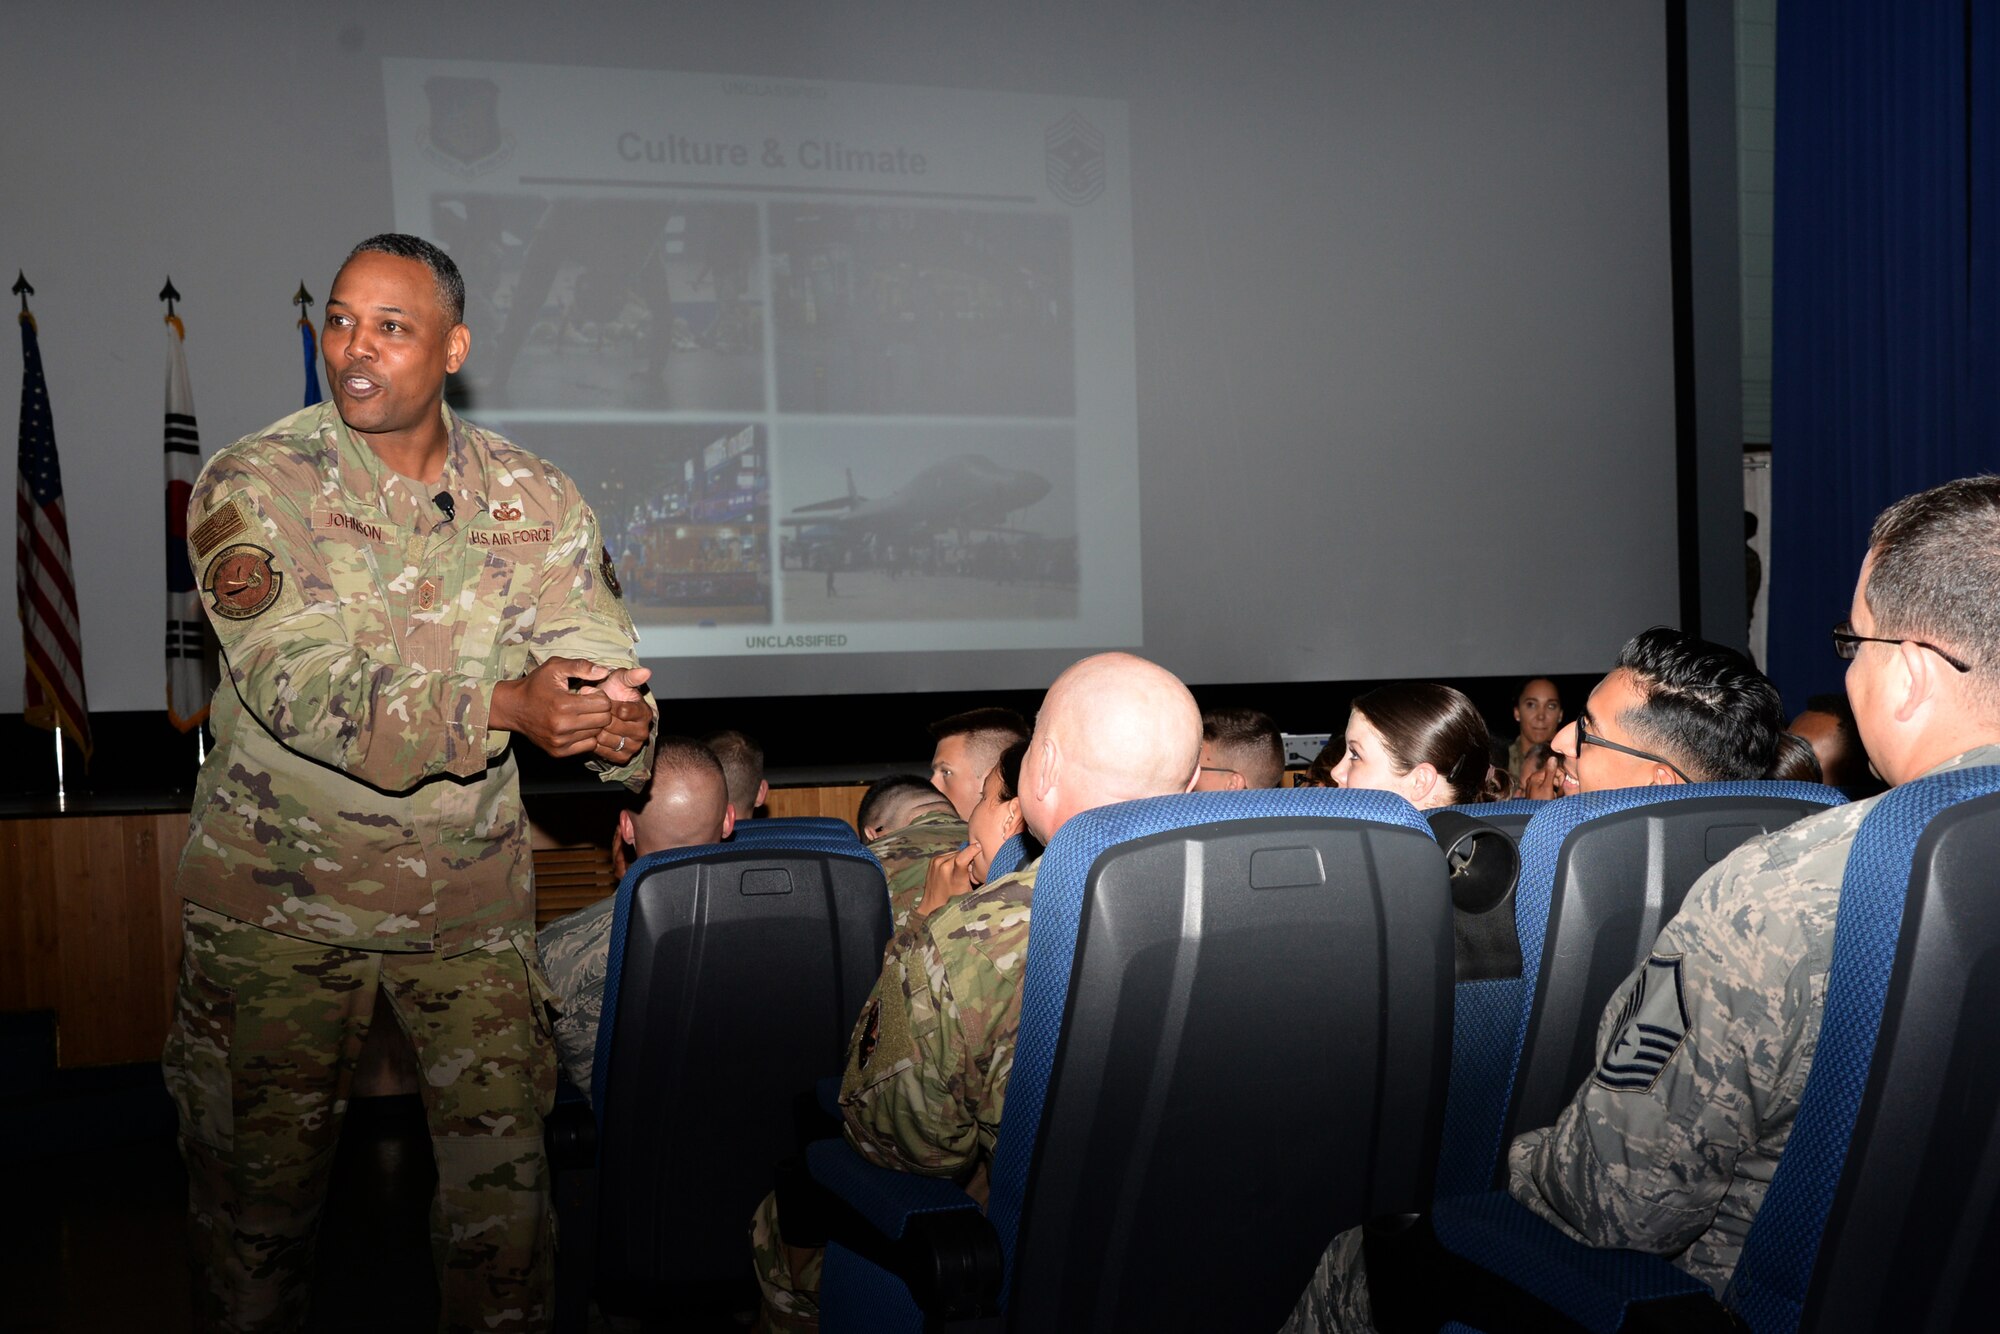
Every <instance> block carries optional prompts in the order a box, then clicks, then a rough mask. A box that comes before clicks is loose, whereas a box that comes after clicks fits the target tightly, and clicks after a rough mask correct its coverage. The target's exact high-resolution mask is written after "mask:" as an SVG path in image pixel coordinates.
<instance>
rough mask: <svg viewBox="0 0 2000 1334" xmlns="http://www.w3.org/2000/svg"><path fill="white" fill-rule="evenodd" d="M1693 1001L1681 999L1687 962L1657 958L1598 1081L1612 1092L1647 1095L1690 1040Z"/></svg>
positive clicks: (1630, 1002)
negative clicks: (1689, 1003) (1689, 1004)
mask: <svg viewBox="0 0 2000 1334" xmlns="http://www.w3.org/2000/svg"><path fill="white" fill-rule="evenodd" d="M1687 1031H1688V1014H1687V1003H1686V1001H1684V1000H1683V999H1682V997H1681V959H1680V956H1679V955H1678V954H1677V955H1674V956H1673V957H1672V958H1669V959H1663V958H1661V957H1660V956H1659V955H1657V954H1656V955H1654V956H1652V957H1651V958H1649V959H1647V960H1646V966H1645V967H1644V968H1643V969H1641V970H1640V972H1639V981H1638V985H1636V986H1635V987H1633V989H1632V994H1631V995H1630V996H1628V997H1626V998H1625V1005H1624V1008H1623V1009H1622V1010H1620V1011H1619V1015H1618V1025H1617V1027H1616V1028H1614V1029H1613V1030H1612V1033H1611V1040H1610V1041H1609V1042H1607V1043H1606V1044H1605V1046H1604V1055H1603V1056H1602V1057H1600V1058H1599V1059H1598V1062H1597V1073H1596V1075H1595V1076H1593V1078H1595V1079H1596V1080H1597V1082H1598V1083H1599V1084H1601V1085H1603V1086H1604V1087H1605V1088H1608V1089H1618V1090H1620V1091H1634V1092H1644V1091H1646V1090H1648V1089H1650V1088H1652V1087H1653V1085H1654V1084H1655V1083H1656V1082H1657V1081H1658V1080H1659V1078H1660V1072H1661V1071H1662V1070H1664V1069H1666V1068H1667V1062H1668V1061H1671V1060H1673V1059H1674V1053H1675V1052H1677V1051H1679V1050H1680V1049H1681V1044H1682V1043H1683V1042H1686V1041H1687Z"/></svg>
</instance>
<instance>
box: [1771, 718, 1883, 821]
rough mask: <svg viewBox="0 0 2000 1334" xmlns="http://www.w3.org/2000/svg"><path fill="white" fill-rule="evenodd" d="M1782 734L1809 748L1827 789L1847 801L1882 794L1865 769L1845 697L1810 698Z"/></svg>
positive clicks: (1865, 754) (1879, 784) (1864, 756)
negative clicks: (1800, 739) (1801, 739)
mask: <svg viewBox="0 0 2000 1334" xmlns="http://www.w3.org/2000/svg"><path fill="white" fill-rule="evenodd" d="M1785 730H1786V731H1788V732H1790V733H1791V734H1792V735H1793V736H1797V737H1804V738H1805V740H1806V742H1807V743H1808V744H1810V745H1811V746H1812V749H1813V754H1814V756H1816V757H1817V758H1818V760H1819V770H1820V773H1821V774H1822V775H1824V779H1823V781H1825V782H1826V783H1828V784H1829V785H1831V786H1833V787H1837V788H1839V789H1840V790H1841V791H1843V792H1845V793H1847V795H1848V796H1850V797H1872V796H1874V795H1875V794H1876V793H1878V792H1880V791H1882V780H1880V779H1879V778H1877V777H1876V776H1875V775H1874V773H1873V771H1872V770H1871V769H1870V768H1869V765H1868V752H1867V751H1866V750H1864V749H1863V748H1862V745H1861V733H1860V732H1859V731H1858V730H1856V728H1855V725H1854V710H1853V709H1852V708H1851V707H1850V706H1849V705H1848V703H1847V696H1845V695H1839V694H1828V695H1814V696H1813V697H1812V698H1811V699H1808V700H1807V701H1806V707H1805V711H1804V712H1803V713H1801V714H1799V716H1798V717H1796V718H1794V719H1792V725H1791V726H1790V727H1788V728H1786V729H1785Z"/></svg>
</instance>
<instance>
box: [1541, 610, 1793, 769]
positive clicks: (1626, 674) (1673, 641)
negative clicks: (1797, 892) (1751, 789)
mask: <svg viewBox="0 0 2000 1334" xmlns="http://www.w3.org/2000/svg"><path fill="white" fill-rule="evenodd" d="M1784 727H1785V714H1784V708H1783V706H1782V704H1781V703H1780V702H1779V700H1778V692H1777V689H1776V687H1774V686H1773V685H1772V684H1771V683H1770V681H1768V680H1767V679H1765V676H1764V674H1763V673H1762V672H1760V671H1758V670H1757V669H1756V668H1755V667H1754V666H1752V665H1751V663H1750V660H1749V659H1748V658H1746V657H1744V656H1743V655H1742V654H1741V653H1738V652H1737V651H1736V650H1734V649H1730V648H1724V647H1723V646H1722V645H1720V644H1711V643H1709V642H1708V641H1707V640H1704V639H1697V638H1695V637H1694V636H1693V635H1690V634H1687V633H1685V632H1683V631H1680V630H1670V629H1668V628H1667V627H1665V626H1654V627H1653V628H1652V629H1650V630H1647V631H1645V632H1644V633H1642V634H1638V635H1635V636H1634V637H1633V638H1632V639H1631V641H1630V642H1628V643H1627V644H1626V645H1625V647H1624V648H1623V649H1622V650H1621V651H1620V652H1619V654H1618V665H1617V666H1616V667H1615V668H1613V669H1612V670H1611V673H1610V674H1609V675H1608V676H1606V677H1605V678H1604V679H1603V680H1602V681H1599V682H1598V683H1597V688H1596V689H1595V690H1592V691H1591V692H1590V698H1589V699H1588V700H1586V701H1585V702H1584V706H1583V709H1582V711H1581V712H1579V713H1578V714H1577V717H1576V719H1575V721H1573V722H1571V723H1570V724H1568V725H1567V726H1565V727H1564V728H1563V729H1562V730H1561V731H1560V732H1557V733H1556V738H1555V742H1554V746H1555V751H1556V754H1558V755H1560V756H1562V760H1563V764H1562V784H1563V788H1562V790H1563V791H1564V792H1599V791H1603V790H1604V789H1606V788H1614V787H1650V786H1662V785H1667V784H1673V783H1713V782H1722V781H1725V780H1728V779H1748V778H1762V777H1764V776H1765V775H1766V774H1768V773H1770V772H1771V765H1772V763H1773V762H1774V761H1775V760H1776V759H1777V756H1778V734H1779V733H1780V732H1782V731H1783V730H1784Z"/></svg>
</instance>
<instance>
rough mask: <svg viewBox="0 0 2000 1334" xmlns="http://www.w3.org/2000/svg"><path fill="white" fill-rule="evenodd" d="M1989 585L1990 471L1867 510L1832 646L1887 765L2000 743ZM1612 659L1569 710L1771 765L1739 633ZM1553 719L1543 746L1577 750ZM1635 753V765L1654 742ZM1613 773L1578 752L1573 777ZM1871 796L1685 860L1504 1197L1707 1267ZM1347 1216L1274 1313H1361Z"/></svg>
mask: <svg viewBox="0 0 2000 1334" xmlns="http://www.w3.org/2000/svg"><path fill="white" fill-rule="evenodd" d="M1995 588H2000V477H1974V478H1967V479H1964V480H1961V481H1956V482H1950V483H1947V484H1945V485H1944V486H1940V487H1937V488H1934V489H1933V490H1930V491H1925V492H1920V493H1919V494H1917V495H1913V496H1908V497H1906V498H1904V499H1903V500H1900V501H1898V502H1897V503H1896V504H1894V505H1891V506H1890V507H1889V508H1888V509H1887V510H1885V511H1883V513H1882V514H1881V515H1880V516H1879V517H1878V518H1877V519H1876V520H1875V526H1874V530H1873V532H1872V533H1871V534H1870V536H1869V549H1868V552H1867V555H1866V557H1865V558H1864V559H1863V560H1862V563H1861V573H1860V576H1859V578H1858V580H1857V581H1856V584H1855V590H1854V596H1853V600H1852V603H1851V605H1850V608H1849V611H1848V618H1849V619H1848V623H1847V624H1845V625H1843V626H1841V627H1840V628H1839V629H1838V630H1836V631H1834V643H1833V647H1834V651H1835V652H1836V653H1838V654H1839V655H1840V656H1841V657H1843V658H1846V659H1848V667H1847V698H1848V699H1849V701H1851V703H1852V706H1853V710H1854V718H1855V723H1856V726H1857V728H1858V730H1859V733H1860V736H1861V740H1862V742H1863V744H1864V745H1865V746H1866V747H1867V750H1868V754H1869V755H1870V756H1871V757H1872V759H1873V762H1874V766H1875V769H1876V771H1877V772H1878V773H1879V774H1880V775H1881V776H1882V778H1883V779H1884V780H1885V781H1887V782H1888V783H1889V784H1891V785H1892V786H1893V785H1895V784H1898V783H1906V782H1909V781H1910V780H1911V779H1913V778H1919V777H1923V776H1925V775H1928V774H1933V773H1939V772H1942V771H1944V770H1947V769H1956V768H1964V767H1969V766H1973V765H1993V764H2000V687H1996V686H1995V684H1994V674H1995V669H1996V667H2000V602H1996V600H1995V599H1994V597H1993V590H1994V589H1995ZM1642 641H1645V642H1643V643H1642ZM1635 646H1636V647H1635ZM1619 662H1620V666H1619V668H1618V670H1616V671H1614V672H1613V673H1612V674H1611V675H1610V676H1608V677H1606V678H1605V680H1604V682H1603V683H1602V684H1600V685H1599V687H1598V692H1606V687H1611V690H1610V691H1609V692H1608V693H1607V694H1606V696H1605V697H1604V698H1602V699H1601V698H1600V695H1599V693H1598V692H1593V694H1592V695H1591V705H1590V708H1589V709H1588V710H1586V713H1585V721H1586V723H1587V724H1588V723H1590V722H1595V723H1597V724H1599V725H1601V726H1602V727H1603V728H1604V729H1605V730H1606V732H1608V731H1609V730H1610V729H1611V728H1612V727H1613V726H1614V725H1617V726H1618V727H1619V728H1620V731H1621V734H1622V739H1623V740H1626V741H1630V742H1642V741H1649V742H1651V743H1652V744H1653V745H1655V746H1657V747H1658V748H1659V749H1660V750H1661V751H1662V752H1667V751H1668V750H1669V748H1670V747H1671V748H1672V754H1673V757H1674V761H1673V762H1674V763H1675V764H1676V765H1677V766H1678V767H1680V768H1682V769H1684V770H1687V772H1688V773H1689V774H1690V775H1691V776H1693V777H1696V778H1745V777H1756V776H1758V775H1759V774H1760V773H1761V772H1763V771H1764V770H1765V769H1768V767H1769V765H1770V762H1771V756H1772V755H1774V754H1775V751H1776V740H1775V738H1776V736H1777V734H1778V731H1779V728H1780V725H1781V723H1782V722H1783V718H1784V715H1783V712H1782V711H1781V709H1780V707H1779V704H1778V699H1777V694H1776V692H1775V691H1773V690H1772V689H1771V687H1770V684H1769V682H1767V681H1765V680H1764V678H1763V677H1762V676H1761V675H1760V674H1758V673H1757V672H1756V671H1755V669H1754V668H1751V667H1750V666H1749V665H1748V663H1747V662H1745V660H1744V659H1743V658H1742V657H1741V655H1738V654H1736V653H1733V652H1731V651H1730V650H1727V649H1722V648H1718V647H1717V646H1715V645H1712V644H1704V643H1702V642H1701V641H1700V640H1694V639H1690V638H1689V637H1687V636H1684V635H1678V634H1676V633H1675V632H1672V631H1660V630H1651V631H1648V632H1647V633H1646V634H1645V635H1641V636H1640V637H1639V638H1638V639H1636V640H1634V641H1633V643H1632V644H1628V645H1626V651H1625V652H1624V653H1623V654H1621V655H1620V657H1619ZM1621 677H1623V678H1626V679H1625V680H1623V681H1622V682H1620V681H1619V680H1618V678H1621ZM1614 720H1617V721H1616V723H1615V724H1614ZM1568 730H1569V729H1565V731H1566V732H1567V731H1568ZM1587 730H1588V731H1589V733H1590V735H1589V736H1588V737H1587V738H1586V739H1585V740H1584V743H1583V744H1584V753H1585V754H1586V755H1588V754H1589V753H1590V751H1591V750H1593V749H1595V748H1596V746H1597V743H1598V740H1599V733H1598V731H1597V728H1596V727H1588V729H1587ZM1766 736H1768V737H1769V738H1770V740H1768V741H1766V739H1765V738H1766ZM1564 741H1565V738H1558V739H1557V743H1556V749H1557V750H1558V751H1559V752H1563V753H1565V754H1568V755H1570V756H1572V757H1574V756H1575V755H1576V750H1575V746H1574V744H1571V745H1569V746H1567V747H1566V746H1565V744H1564ZM1613 754H1615V752H1613ZM1704 756H1705V757H1707V758H1706V762H1704V759H1703V758H1702V757H1704ZM1760 759H1761V767H1760ZM1640 760H1641V762H1642V763H1645V764H1646V765H1648V766H1649V771H1650V768H1657V767H1658V766H1659V765H1661V764H1664V763H1666V762H1667V761H1666V759H1665V758H1664V755H1662V756H1654V757H1651V759H1650V760H1648V759H1646V758H1645V757H1640ZM1725 761H1726V762H1725ZM1717 769H1723V770H1727V771H1726V772H1717V771H1716V770H1717ZM1611 777H1613V775H1611V774H1610V773H1609V771H1607V770H1602V769H1599V768H1598V767H1596V766H1593V765H1586V766H1585V767H1584V770H1583V774H1582V784H1581V788H1582V789H1583V790H1588V789H1589V787H1591V786H1592V785H1593V784H1599V785H1602V784H1603V783H1604V781H1605V780H1607V779H1609V778H1611ZM1623 777H1625V778H1627V779H1631V778H1633V775H1632V774H1631V773H1629V772H1628V773H1627V774H1625V775H1623ZM1637 781H1645V776H1644V775H1643V774H1642V775H1639V776H1638V779H1637ZM1609 785H1611V786H1627V785H1629V783H1626V782H1611V783H1610V784H1609ZM1875 801H1876V798H1868V799H1864V800H1862V801H1857V802H1851V803H1849V804H1847V805H1845V806H1838V807H1834V808H1832V809H1830V810H1826V811H1823V812H1820V813H1819V814H1817V815H1812V816H1808V817H1807V818H1805V819H1803V820H1800V821H1798V822H1797V823H1796V824H1792V825H1789V826H1787V827H1786V828H1784V829H1781V830H1779V831H1778V832H1776V833H1773V834H1767V835H1764V836H1763V837H1761V838H1754V839H1752V840H1750V841H1749V842H1747V843H1745V844H1743V845H1742V846H1741V847H1739V848H1737V849H1736V851H1734V852H1732V853H1731V854H1730V855H1729V856H1728V857H1726V858H1724V859H1723V860H1722V861H1721V862H1719V863H1717V864H1716V865H1715V866H1714V867H1712V868H1710V870H1709V871H1708V872H1707V874H1705V875H1703V876H1702V878H1701V879H1700V880H1698V881H1696V882H1695V884H1694V886H1693V888H1692V889H1690V890H1689V891H1688V895H1687V899H1686V901H1685V902H1684V903H1683V904H1682V905H1681V910H1680V912H1679V913H1678V914H1676V915H1675V917H1674V919H1673V920H1672V921H1671V922H1669V923H1668V924H1667V925H1666V926H1665V927H1664V928H1663V929H1662V930H1661V932H1660V936H1659V939H1658V940H1657V941H1656V942H1655V943H1654V946H1653V950H1652V957H1651V958H1650V959H1648V960H1647V962H1645V963H1644V964H1641V965H1640V966H1639V968H1638V969H1637V970H1635V972H1634V973H1633V974H1632V976H1631V977H1629V978H1627V979H1626V981H1625V982H1624V984H1623V985H1621V986H1620V987H1619V989H1618V991H1617V993H1616V994H1614V995H1613V996H1612V998H1611V1001H1610V1003H1609V1004H1607V1005H1606V1006H1605V1008H1604V1013H1603V1016H1602V1018H1601V1019H1600V1020H1599V1021H1598V1028H1597V1049H1598V1051H1599V1052H1600V1053H1602V1057H1601V1060H1600V1064H1599V1067H1598V1069H1597V1071H1596V1072H1595V1073H1594V1074H1593V1075H1592V1076H1591V1078H1589V1079H1588V1080H1586V1081H1585V1082H1584V1084H1583V1086H1582V1087H1581V1088H1580V1089H1578V1090H1577V1093H1576V1096H1575V1097H1574V1098H1573V1099H1572V1100H1571V1102H1570V1104H1569V1106H1568V1107H1566V1108H1564V1109H1563V1112H1562V1114H1561V1115H1560V1116H1558V1117H1557V1119H1556V1123H1555V1125H1553V1126H1550V1127H1547V1128H1544V1129H1539V1130H1531V1131H1528V1132H1526V1133H1525V1134H1523V1135H1521V1136H1519V1137H1518V1138H1517V1139H1516V1140H1515V1141H1514V1143H1513V1144H1512V1145H1511V1146H1509V1149H1508V1154H1507V1177H1508V1180H1507V1189H1508V1191H1509V1192H1510V1193H1511V1194H1512V1195H1513V1196H1514V1197H1515V1198H1516V1199H1518V1200H1520V1201H1521V1202H1522V1203H1523V1204H1525V1205H1527V1207H1528V1208H1530V1209H1532V1210H1534V1211H1535V1212H1536V1213H1537V1214H1539V1215H1541V1216H1542V1217H1543V1218H1545V1219H1547V1220H1548V1221H1549V1222H1550V1223H1552V1224H1554V1225H1555V1226H1556V1227H1558V1228H1560V1229H1562V1230H1563V1231H1564V1232H1566V1233H1568V1234H1569V1235H1571V1236H1573V1237H1576V1238H1578V1239H1579V1240H1582V1241H1584V1242H1587V1243H1589V1244H1590V1245H1593V1246H1604V1247H1620V1248H1626V1249H1632V1250H1642V1251H1647V1252H1650V1253H1652V1254H1655V1255H1661V1256H1665V1257H1667V1258H1668V1259H1670V1260H1671V1261H1673V1263H1675V1264H1677V1265H1679V1266H1680V1267H1681V1268H1682V1269H1685V1270H1686V1271H1687V1272H1688V1273H1690V1274H1692V1275H1694V1276H1695V1277H1697V1278H1699V1279H1701V1280H1702V1281H1703V1282H1705V1283H1707V1284H1708V1285H1709V1286H1710V1287H1712V1288H1714V1289H1715V1291H1716V1292H1717V1293H1720V1292H1721V1291H1722V1290H1723V1288H1724V1287H1725V1286H1726V1285H1727V1284H1728V1282H1729V1279H1730V1276H1731V1275H1732V1274H1733V1273H1734V1272H1735V1269H1736V1262H1737V1260H1738V1258H1739V1257H1740V1255H1741V1253H1742V1248H1743V1241H1744V1238H1745V1236H1746V1235H1747V1234H1748V1233H1749V1230H1750V1227H1751V1224H1752V1223H1754V1222H1755V1221H1756V1217H1757V1211H1758V1209H1759V1208H1760V1207H1761V1206H1762V1205H1763V1203H1764V1195H1765V1192H1766V1190H1767V1189H1768V1188H1769V1186H1770V1182H1771V1177H1772V1174H1773V1173H1774V1172H1775V1171H1776V1170H1777V1166H1778V1162H1779V1159H1780V1158H1781V1156H1782V1155H1783V1153H1784V1149H1785V1144H1786V1142H1787V1141H1788V1140H1789V1139H1790V1137H1791V1133H1792V1126H1793V1122H1794V1120H1795V1118H1796V1117H1797V1115H1798V1109H1799V1098H1800V1095H1801V1093H1802V1092H1803V1091H1804V1089H1805V1084H1806V1079H1807V1077H1808V1076H1809V1075H1810V1073H1811V1069H1812V1060H1813V1051H1814V1042H1815V1039H1816V1038H1817V1035H1818V1032H1819V1021H1820V1012H1821V1009H1822V1007H1823V1006H1824V1004H1825V997H1826V976H1827V971H1828V969H1829V967H1830V965H1831V962H1832V958H1833V935H1834V926H1835V920H1836V917H1837V915H1838V912H1839V907H1840V882H1841V877H1842V875H1843V874H1844V873H1845V870H1846V866H1847V857H1848V853H1849V851H1850V850H1851V848H1852V846H1853V843H1854V836H1855V832H1856V830H1857V829H1859V827H1860V825H1861V822H1862V820H1863V819H1864V818H1865V817H1866V816H1867V814H1868V812H1869V811H1870V810H1871V809H1873V807H1874V805H1875ZM1628 1010H1629V1013H1628ZM1639 1025H1651V1026H1653V1028H1654V1029H1655V1030H1656V1031H1664V1032H1665V1033H1666V1034H1667V1035H1668V1036H1669V1037H1670V1038H1671V1050H1670V1051H1668V1052H1667V1053H1666V1054H1665V1058H1664V1060H1663V1061H1661V1062H1660V1063H1659V1064H1658V1067H1657V1069H1655V1070H1654V1071H1652V1072H1651V1073H1650V1074H1649V1075H1648V1076H1647V1077H1646V1078H1645V1079H1643V1080H1640V1079H1633V1078H1630V1077H1628V1075H1627V1074H1626V1073H1625V1071H1626V1066H1625V1065H1624V1062H1623V1058H1621V1056H1620V1053H1621V1051H1625V1050H1629V1048H1630V1047H1631V1045H1632V1032H1633V1031H1636V1027H1637V1026H1639ZM1358 1237H1359V1231H1358V1229H1357V1230H1355V1231H1353V1232H1350V1233H1343V1234H1342V1235H1341V1237H1340V1238H1338V1239H1336V1241H1335V1242H1334V1244H1333V1246H1332V1247H1330V1248H1329V1249H1328V1251H1327V1254H1326V1256H1324V1257H1322V1259H1321V1262H1320V1270H1319V1272H1318V1273H1317V1274H1316V1275H1315V1276H1314V1281H1313V1283H1312V1285H1311V1286H1310V1287H1309V1288H1308V1290H1307V1292H1306V1294H1305V1296H1304V1297H1303V1298H1302V1299H1301V1301H1300V1305H1299V1309H1298V1310H1297V1311H1295V1312H1294V1313H1293V1316H1292V1322H1291V1324H1290V1325H1289V1326H1288V1328H1300V1329H1343V1330H1363V1329H1367V1328H1369V1322H1368V1315H1369V1304H1368V1293H1367V1287H1366V1281H1365V1272H1364V1270H1363V1267H1362V1265H1361V1261H1360V1246H1359V1243H1358V1240H1356V1239H1357V1238H1358Z"/></svg>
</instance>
